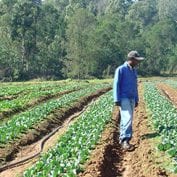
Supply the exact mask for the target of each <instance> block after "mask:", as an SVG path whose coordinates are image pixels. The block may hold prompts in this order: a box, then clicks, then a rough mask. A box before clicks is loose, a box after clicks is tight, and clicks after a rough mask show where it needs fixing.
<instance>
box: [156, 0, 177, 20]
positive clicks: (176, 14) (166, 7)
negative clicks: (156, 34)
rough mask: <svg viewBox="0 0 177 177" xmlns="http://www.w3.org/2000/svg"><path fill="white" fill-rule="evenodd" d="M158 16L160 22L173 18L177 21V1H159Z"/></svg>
mask: <svg viewBox="0 0 177 177" xmlns="http://www.w3.org/2000/svg"><path fill="white" fill-rule="evenodd" d="M157 7H158V15H159V19H160V20H164V19H167V18H171V19H172V20H174V21H177V2H176V0H169V1H164V0H158V6H157Z"/></svg>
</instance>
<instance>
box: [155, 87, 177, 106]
mask: <svg viewBox="0 0 177 177" xmlns="http://www.w3.org/2000/svg"><path fill="white" fill-rule="evenodd" d="M157 87H158V88H159V89H160V90H161V91H162V92H163V93H164V95H165V96H166V97H167V98H168V99H169V100H170V101H171V102H172V103H173V104H174V105H175V106H176V107H177V91H176V90H175V89H174V88H172V87H170V86H169V85H166V84H158V86H157Z"/></svg>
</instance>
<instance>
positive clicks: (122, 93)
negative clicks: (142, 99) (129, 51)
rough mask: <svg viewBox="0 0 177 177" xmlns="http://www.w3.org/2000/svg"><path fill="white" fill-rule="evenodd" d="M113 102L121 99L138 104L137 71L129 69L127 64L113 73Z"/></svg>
mask: <svg viewBox="0 0 177 177" xmlns="http://www.w3.org/2000/svg"><path fill="white" fill-rule="evenodd" d="M113 96H114V102H118V101H121V98H130V99H135V102H138V101H139V99H138V88H137V71H136V69H135V68H131V67H130V66H129V65H128V63H127V62H125V63H124V64H123V65H121V66H119V67H118V68H117V69H116V71H115V76H114V85H113Z"/></svg>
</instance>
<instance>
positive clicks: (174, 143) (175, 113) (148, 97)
mask: <svg viewBox="0 0 177 177" xmlns="http://www.w3.org/2000/svg"><path fill="white" fill-rule="evenodd" d="M144 89H145V90H144V93H145V94H144V98H145V102H146V104H147V108H148V110H149V112H150V114H151V117H152V122H153V124H154V127H155V129H156V130H157V131H158V133H159V135H160V137H161V143H160V144H159V145H158V149H159V150H161V151H164V152H165V153H166V154H167V155H168V156H170V157H171V158H172V163H173V166H174V168H173V169H172V170H173V172H177V131H176V130H177V109H176V108H175V107H174V105H173V104H172V103H171V102H170V101H169V100H168V99H167V98H166V97H165V96H163V95H162V94H161V92H160V91H159V90H158V89H157V88H156V86H155V84H153V83H146V84H145V85H144Z"/></svg>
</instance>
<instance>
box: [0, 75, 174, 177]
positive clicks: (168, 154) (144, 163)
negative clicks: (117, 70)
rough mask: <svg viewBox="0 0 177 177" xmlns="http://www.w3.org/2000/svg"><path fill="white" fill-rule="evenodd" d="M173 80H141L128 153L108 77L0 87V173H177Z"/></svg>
mask: <svg viewBox="0 0 177 177" xmlns="http://www.w3.org/2000/svg"><path fill="white" fill-rule="evenodd" d="M176 87H177V79H176V78H153V79H152V78H141V79H139V88H138V89H139V97H140V103H139V106H138V107H137V108H136V109H135V115H134V122H133V130H134V134H133V139H132V141H131V143H132V144H133V145H134V146H135V150H134V151H132V152H123V151H122V149H121V147H120V145H119V143H118V136H119V126H118V124H119V119H120V117H119V113H118V107H116V106H114V104H113V98H112V81H111V80H99V81H98V80H97V81H59V82H41V83H40V82H38V83H32V82H31V83H9V84H8V83H6V84H2V87H1V90H2V92H1V95H0V105H1V107H0V116H1V121H0V177H6V176H8V177H11V176H12V177H14V176H24V177H31V176H34V177H35V176H36V177H37V176H39V177H48V176H50V177H57V176H59V177H76V176H78V177H117V176H123V177H158V176H159V177H160V176H162V177H167V176H169V177H175V176H176V177H177V131H176V130H177V90H176Z"/></svg>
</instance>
